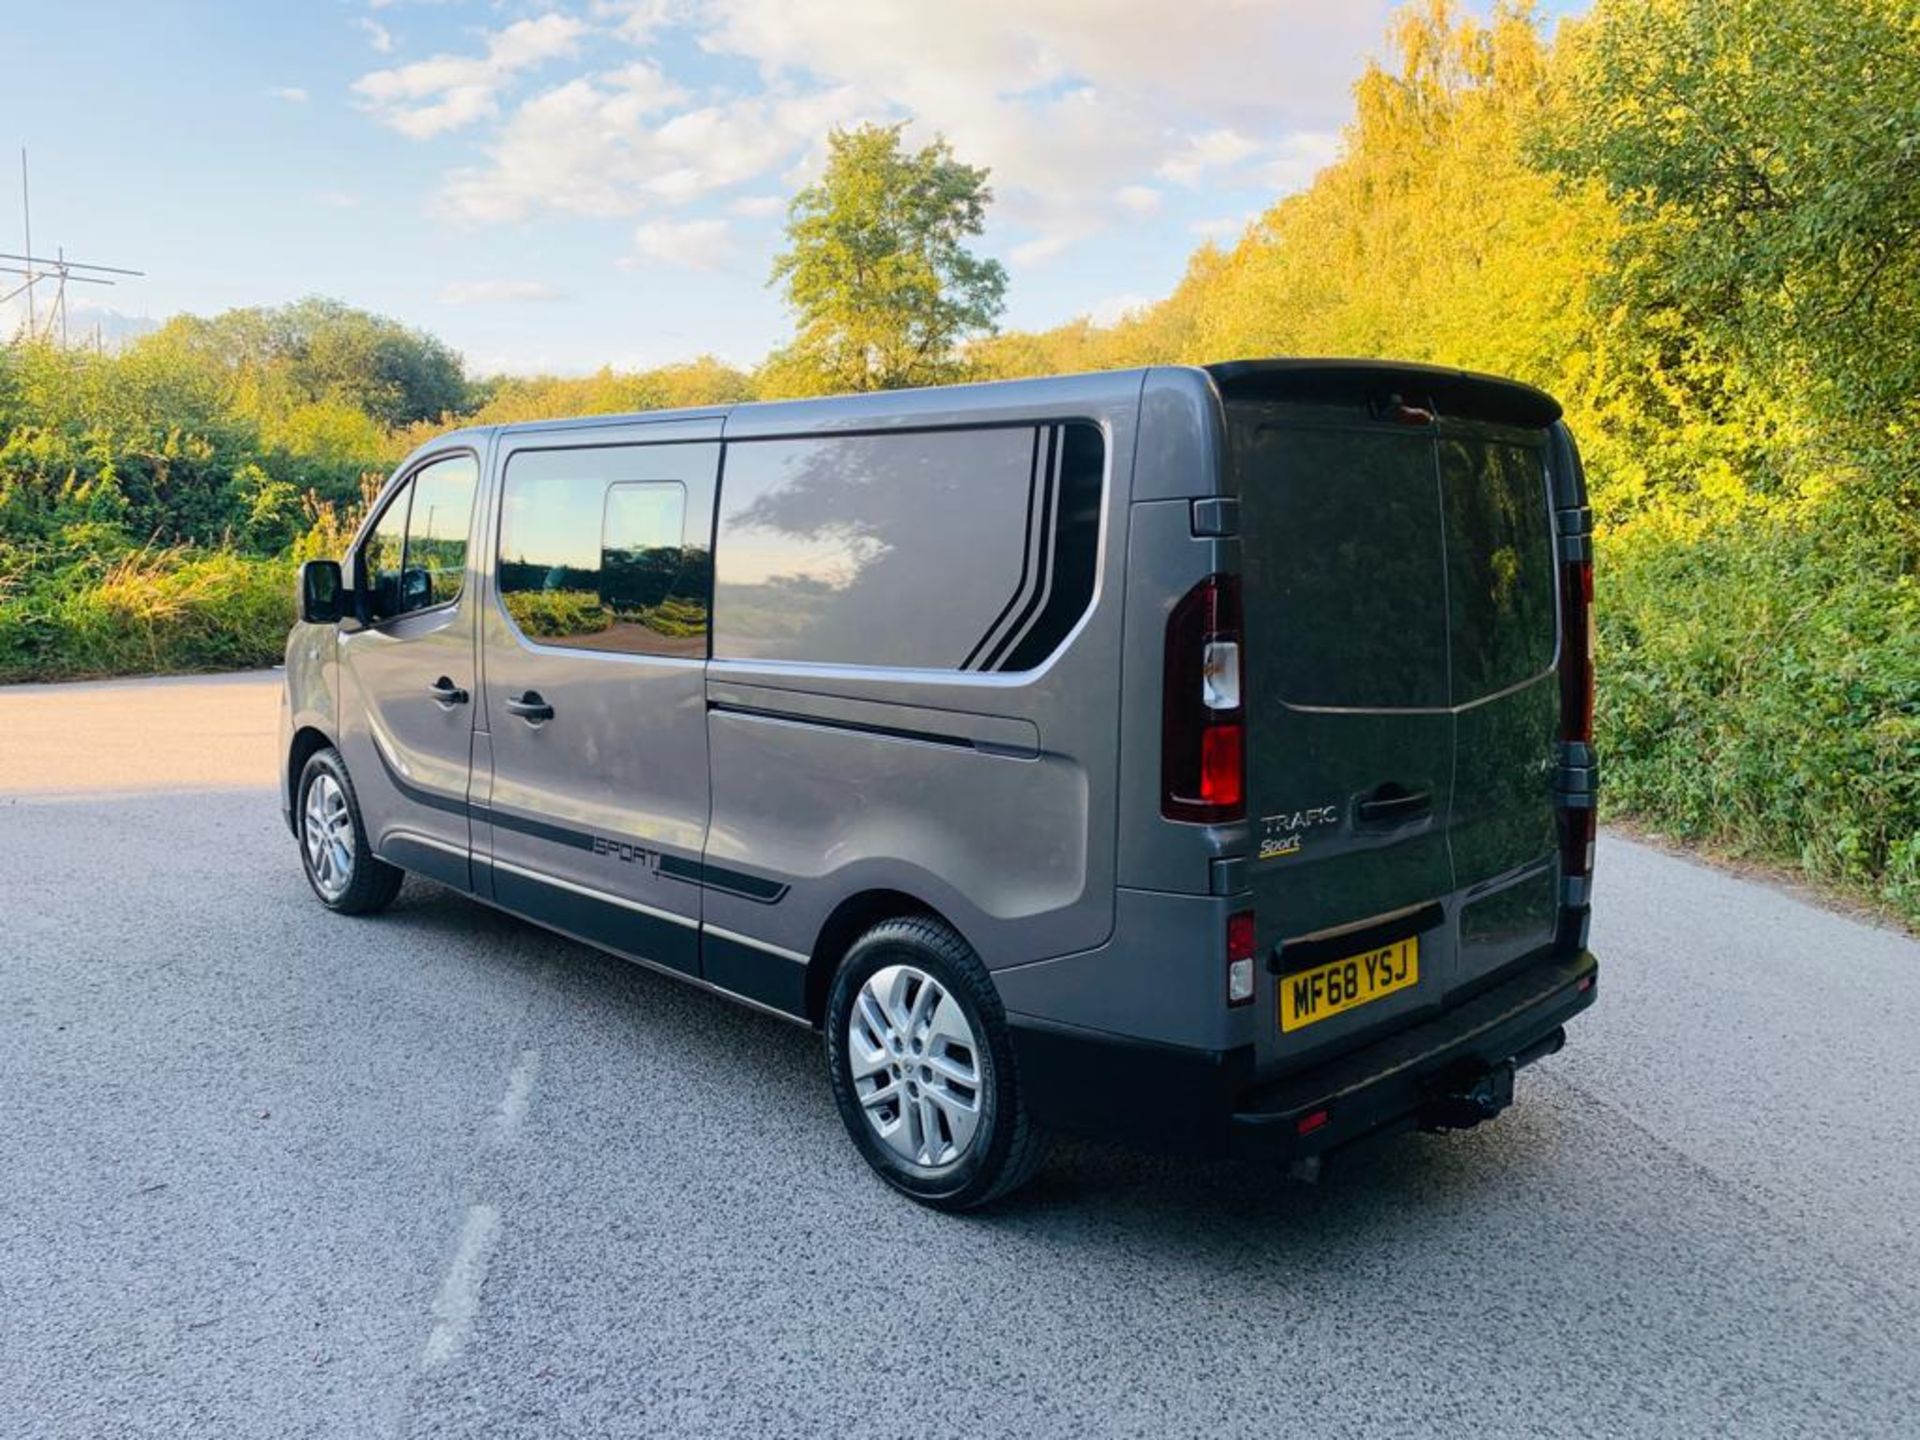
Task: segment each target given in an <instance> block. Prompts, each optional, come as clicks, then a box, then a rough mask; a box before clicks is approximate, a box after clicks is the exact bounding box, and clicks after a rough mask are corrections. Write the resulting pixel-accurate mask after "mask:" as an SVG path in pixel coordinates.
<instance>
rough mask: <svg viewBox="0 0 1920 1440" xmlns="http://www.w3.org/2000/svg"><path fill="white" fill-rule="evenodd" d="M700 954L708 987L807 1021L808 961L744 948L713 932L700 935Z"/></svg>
mask: <svg viewBox="0 0 1920 1440" xmlns="http://www.w3.org/2000/svg"><path fill="white" fill-rule="evenodd" d="M700 952H701V963H702V965H703V967H704V971H705V977H706V981H707V983H708V984H709V985H717V986H719V988H720V989H722V990H727V991H731V992H732V993H733V994H735V995H744V996H745V997H746V998H747V999H749V1000H755V1001H758V1002H759V1003H760V1004H762V1005H765V1006H766V1007H767V1008H768V1009H771V1010H778V1011H780V1013H781V1014H783V1015H792V1016H794V1017H795V1018H796V1019H801V1020H804V1019H806V1018H807V966H806V962H805V961H801V960H789V959H787V958H786V957H785V956H784V955H774V954H771V953H769V952H768V951H765V950H762V949H760V948H759V947H758V946H756V945H743V944H741V943H740V942H739V941H738V940H734V939H731V938H729V937H727V936H725V935H716V934H714V933H713V932H712V931H711V930H706V931H702V932H701V936H700Z"/></svg>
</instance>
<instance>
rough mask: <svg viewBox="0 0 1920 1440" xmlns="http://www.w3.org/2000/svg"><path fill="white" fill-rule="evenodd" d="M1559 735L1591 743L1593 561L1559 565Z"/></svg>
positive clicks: (1569, 739)
mask: <svg viewBox="0 0 1920 1440" xmlns="http://www.w3.org/2000/svg"><path fill="white" fill-rule="evenodd" d="M1560 594H1561V604H1560V615H1561V625H1562V632H1561V641H1560V738H1561V739H1562V740H1566V741H1569V742H1572V743H1575V744H1580V745H1591V744H1592V743H1593V562H1592V561H1591V560H1576V561H1573V562H1571V563H1569V564H1566V565H1562V566H1561V567H1560Z"/></svg>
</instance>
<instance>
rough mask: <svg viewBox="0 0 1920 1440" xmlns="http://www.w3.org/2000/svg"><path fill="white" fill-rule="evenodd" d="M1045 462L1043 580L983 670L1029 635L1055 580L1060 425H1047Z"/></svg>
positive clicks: (1042, 492)
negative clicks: (1054, 552) (1055, 515)
mask: <svg viewBox="0 0 1920 1440" xmlns="http://www.w3.org/2000/svg"><path fill="white" fill-rule="evenodd" d="M1045 463H1046V469H1045V471H1044V472H1043V483H1042V486H1041V491H1040V579H1039V582H1038V583H1037V584H1036V585H1035V586H1034V589H1033V593H1032V594H1031V595H1029V596H1028V597H1027V601H1026V604H1025V605H1024V606H1022V607H1021V610H1020V615H1019V617H1018V618H1017V619H1016V620H1015V621H1014V622H1013V624H1012V625H1011V626H1010V627H1009V628H1008V629H1007V631H1006V632H1005V633H1004V634H1002V635H1001V637H1000V638H999V640H997V641H996V642H995V643H994V647H993V649H992V650H990V651H988V652H987V658H986V659H985V660H983V661H981V662H980V668H981V669H982V670H992V669H994V668H995V667H996V666H997V665H998V664H999V663H1000V661H1001V660H1002V659H1003V658H1004V657H1005V655H1006V653H1007V652H1008V651H1009V650H1011V649H1012V648H1013V646H1014V645H1015V643H1016V642H1018V641H1019V640H1020V638H1021V637H1022V636H1024V635H1025V634H1026V632H1027V630H1028V629H1029V628H1031V626H1032V624H1033V617H1034V616H1035V615H1037V614H1038V613H1039V611H1040V607H1041V606H1042V604H1044V603H1045V601H1046V598H1047V593H1048V591H1049V589H1050V588H1051V582H1052V579H1053V523H1054V510H1055V508H1056V506H1057V495H1058V492H1059V485H1058V481H1057V476H1058V473H1059V469H1060V427H1059V426H1057V425H1050V426H1048V427H1047V456H1046V462H1045Z"/></svg>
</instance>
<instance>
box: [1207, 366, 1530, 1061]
mask: <svg viewBox="0 0 1920 1440" xmlns="http://www.w3.org/2000/svg"><path fill="white" fill-rule="evenodd" d="M1222 368H1223V369H1227V368H1230V367H1222ZM1449 376H1451V379H1447V378H1443V377H1449ZM1216 377H1217V378H1221V377H1220V372H1219V371H1216ZM1465 378H1466V377H1458V376H1452V374H1451V372H1424V371H1420V370H1418V369H1408V370H1404V371H1403V370H1391V369H1387V368H1386V367H1373V366H1360V365H1353V366H1329V367H1326V368H1324V369H1321V370H1311V369H1306V368H1301V369H1286V370H1282V371H1279V372H1278V373H1268V374H1265V375H1254V376H1251V377H1243V378H1242V379H1241V380H1240V383H1238V384H1236V383H1233V382H1232V381H1231V380H1228V382H1227V383H1224V384H1223V385H1222V391H1223V394H1224V397H1225V399H1226V402H1227V404H1226V410H1227V421H1228V431H1229V439H1230V448H1231V451H1232V463H1233V468H1234V478H1235V484H1236V487H1237V490H1238V494H1239V497H1240V530H1241V537H1242V538H1241V544H1242V556H1243V560H1242V570H1243V574H1242V586H1243V606H1244V615H1245V620H1244V624H1245V638H1246V645H1247V652H1248V653H1247V658H1246V666H1245V672H1246V673H1245V681H1244V683H1245V687H1246V696H1247V728H1248V754H1247V786H1248V791H1247V793H1248V806H1249V815H1250V818H1251V820H1252V824H1253V829H1254V843H1255V856H1254V859H1253V862H1252V866H1251V888H1252V891H1253V897H1254V907H1255V917H1256V927H1257V939H1256V944H1257V947H1258V950H1257V953H1259V954H1261V955H1263V956H1270V957H1273V963H1274V965H1275V967H1276V968H1277V969H1278V970H1279V972H1280V979H1279V982H1278V985H1277V991H1278V996H1277V1003H1278V1006H1279V1014H1278V1016H1277V1017H1276V1023H1275V1024H1274V1025H1272V1026H1263V1027H1262V1033H1263V1035H1264V1036H1265V1037H1266V1040H1265V1044H1266V1046H1267V1047H1270V1048H1269V1049H1268V1054H1267V1056H1266V1057H1265V1058H1267V1059H1270V1060H1271V1059H1278V1058H1284V1059H1286V1060H1288V1061H1293V1060H1302V1061H1304V1060H1305V1059H1306V1058H1307V1057H1310V1056H1312V1055H1314V1054H1317V1053H1320V1052H1322V1051H1326V1050H1330V1049H1337V1048H1340V1047H1341V1045H1342V1044H1343V1043H1345V1042H1349V1041H1351V1040H1352V1039H1353V1038H1354V1037H1355V1036H1357V1035H1358V1034H1360V1033H1362V1032H1365V1031H1369V1030H1373V1029H1377V1028H1381V1027H1383V1026H1387V1025H1391V1024H1393V1023H1396V1022H1398V1023H1404V1022H1406V1021H1408V1020H1410V1019H1412V1018H1415V1017H1416V1016H1418V1015H1421V1014H1424V1013H1429V1012H1431V1011H1434V1010H1438V1009H1440V1008H1443V1007H1444V1006H1445V1005H1446V1004H1447V1003H1449V1002H1450V1001H1451V1000H1453V999H1457V998H1459V997H1460V996H1461V995H1462V994H1463V993H1464V992H1465V991H1467V990H1470V989H1472V988H1473V987H1474V986H1476V985H1477V984H1479V983H1482V982H1484V981H1486V980H1487V979H1489V978H1490V977H1491V976H1492V975H1494V974H1496V973H1497V972H1498V971H1499V970H1500V969H1501V968H1502V967H1503V966H1505V965H1507V964H1508V963H1509V962H1511V961H1513V960H1515V959H1517V958H1519V957H1521V956H1523V955H1526V954H1529V953H1531V952H1533V951H1536V950H1538V949H1540V948H1541V947H1543V946H1545V945H1547V944H1549V943H1551V941H1552V939H1553V934H1554V928H1555V921H1556V918H1557V904H1558V900H1557V869H1556V865H1555V861H1556V856H1557V840H1556V830H1555V823H1554V809H1553V797H1552V788H1551V782H1552V777H1553V762H1554V758H1555V753H1556V752H1555V741H1556V737H1557V722H1558V705H1559V688H1558V684H1557V681H1556V679H1555V676H1554V668H1553V664H1554V655H1555V636H1556V587H1555V573H1556V572H1555V569H1554V558H1553V543H1554V541H1553V529H1552V519H1551V513H1550V509H1549V503H1548V493H1547V480H1546V469H1545V460H1544V457H1545V453H1546V445H1547V441H1548V430H1547V428H1546V427H1547V426H1548V425H1550V424H1551V423H1552V421H1553V420H1554V419H1555V418H1556V417H1557V413H1558V412H1557V408H1556V407H1553V406H1552V402H1551V401H1549V400H1547V399H1546V397H1544V396H1540V395H1538V393H1537V392H1533V391H1529V390H1526V389H1525V388H1524V387H1519V386H1511V387H1509V386H1504V385H1502V384H1501V383H1500V382H1492V381H1476V382H1474V383H1473V384H1461V383H1459V382H1460V381H1462V380H1463V379H1465ZM1482 387H1484V389H1483V388H1482Z"/></svg>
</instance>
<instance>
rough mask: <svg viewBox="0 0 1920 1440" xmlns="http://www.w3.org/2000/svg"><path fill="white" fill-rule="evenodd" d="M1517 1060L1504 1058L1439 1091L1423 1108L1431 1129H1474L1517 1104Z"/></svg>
mask: <svg viewBox="0 0 1920 1440" xmlns="http://www.w3.org/2000/svg"><path fill="white" fill-rule="evenodd" d="M1515 1068H1516V1067H1515V1065H1514V1062H1513V1061H1511V1060H1502V1061H1501V1062H1500V1063H1499V1064H1497V1065H1492V1066H1489V1067H1487V1068H1486V1069H1484V1070H1481V1071H1479V1072H1478V1073H1477V1074H1475V1075H1473V1076H1471V1077H1460V1078H1459V1079H1457V1080H1455V1081H1454V1082H1453V1083H1452V1084H1450V1085H1447V1086H1445V1087H1443V1088H1441V1089H1440V1090H1438V1091H1437V1093H1435V1094H1434V1095H1433V1096H1432V1097H1431V1098H1430V1099H1429V1100H1428V1101H1427V1103H1426V1104H1425V1105H1424V1106H1422V1107H1421V1110H1420V1128H1421V1129H1422V1130H1427V1131H1441V1130H1471V1129H1472V1128H1473V1127H1474V1126H1475V1125H1478V1124H1479V1123H1480V1122H1481V1121H1483V1120H1491V1119H1493V1117H1494V1116H1496V1115H1498V1114H1499V1113H1500V1112H1501V1111H1502V1110H1504V1109H1506V1108H1507V1107H1508V1106H1509V1105H1511V1104H1513V1072H1514V1069H1515Z"/></svg>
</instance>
